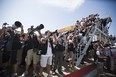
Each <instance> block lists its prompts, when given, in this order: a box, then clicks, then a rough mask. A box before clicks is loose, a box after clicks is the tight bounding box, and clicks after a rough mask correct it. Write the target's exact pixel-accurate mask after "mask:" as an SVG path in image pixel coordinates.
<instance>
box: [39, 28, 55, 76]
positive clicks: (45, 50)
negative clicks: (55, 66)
mask: <svg viewBox="0 0 116 77" xmlns="http://www.w3.org/2000/svg"><path fill="white" fill-rule="evenodd" d="M53 37H54V40H55V41H54V42H53V39H52V38H51V32H50V31H49V30H48V31H46V32H45V38H43V39H41V45H40V49H41V59H40V66H41V67H40V77H44V76H43V68H45V67H46V66H47V73H48V77H51V76H52V75H51V74H50V67H51V65H52V56H53V53H54V47H53V44H56V35H55V34H53Z"/></svg>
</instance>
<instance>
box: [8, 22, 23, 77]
mask: <svg viewBox="0 0 116 77" xmlns="http://www.w3.org/2000/svg"><path fill="white" fill-rule="evenodd" d="M14 25H15V27H14V26H12V27H9V28H7V32H6V34H7V37H8V38H7V43H6V52H7V53H9V57H10V65H11V66H12V65H13V71H14V74H13V75H12V77H16V76H17V69H18V64H17V50H18V49H20V48H21V43H20V38H19V37H20V35H22V34H23V25H22V24H21V23H20V22H19V21H16V22H15V23H14ZM18 27H20V28H21V33H20V34H16V33H15V29H17V28H18Z"/></svg>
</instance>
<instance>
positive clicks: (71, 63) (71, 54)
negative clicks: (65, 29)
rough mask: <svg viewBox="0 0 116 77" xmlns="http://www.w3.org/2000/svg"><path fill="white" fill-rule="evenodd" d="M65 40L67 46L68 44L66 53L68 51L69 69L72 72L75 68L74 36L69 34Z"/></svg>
mask: <svg viewBox="0 0 116 77" xmlns="http://www.w3.org/2000/svg"><path fill="white" fill-rule="evenodd" d="M67 38H68V41H67V46H68V50H67V51H68V53H69V59H68V60H69V70H70V71H71V72H72V71H74V70H75V67H74V66H75V65H74V63H75V56H76V55H75V47H74V38H73V36H72V35H69V36H68V37H67Z"/></svg>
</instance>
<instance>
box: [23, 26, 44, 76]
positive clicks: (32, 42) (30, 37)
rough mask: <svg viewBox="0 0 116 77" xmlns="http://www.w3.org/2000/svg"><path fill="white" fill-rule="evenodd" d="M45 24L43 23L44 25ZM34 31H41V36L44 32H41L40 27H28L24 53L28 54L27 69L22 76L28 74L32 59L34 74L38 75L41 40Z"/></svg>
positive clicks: (26, 59)
mask: <svg viewBox="0 0 116 77" xmlns="http://www.w3.org/2000/svg"><path fill="white" fill-rule="evenodd" d="M42 26H43V25H42ZM34 31H38V33H39V38H41V37H42V34H41V32H40V29H36V30H34V29H33V28H32V27H31V28H28V33H27V34H26V35H25V41H26V44H27V45H26V52H27V53H25V54H24V55H26V54H27V55H26V58H25V62H26V70H25V72H24V73H23V74H22V76H26V75H28V70H29V66H30V64H31V61H32V60H33V68H34V71H33V76H34V77H36V76H37V72H36V68H37V63H38V61H39V60H38V59H39V55H37V52H38V50H39V45H40V44H39V41H38V37H37V35H36V34H35V33H34Z"/></svg>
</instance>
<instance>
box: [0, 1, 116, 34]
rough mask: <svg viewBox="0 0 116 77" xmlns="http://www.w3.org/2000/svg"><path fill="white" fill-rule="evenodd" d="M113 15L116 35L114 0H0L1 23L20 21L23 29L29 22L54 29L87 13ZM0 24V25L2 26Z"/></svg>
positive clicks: (71, 22) (69, 23)
mask: <svg viewBox="0 0 116 77" xmlns="http://www.w3.org/2000/svg"><path fill="white" fill-rule="evenodd" d="M93 13H94V14H96V13H98V14H100V17H101V18H105V17H108V16H110V17H112V20H113V22H112V24H111V27H110V31H109V32H110V34H113V35H116V31H115V30H116V15H115V14H116V0H0V25H1V26H2V24H3V23H4V22H7V23H9V24H10V25H12V24H13V23H14V22H15V21H17V20H18V21H21V22H22V24H23V25H24V30H25V32H26V31H27V28H29V27H30V26H31V25H34V26H35V27H36V26H38V25H39V24H44V26H45V28H44V29H43V30H42V32H45V31H46V30H51V31H54V30H56V29H60V28H63V27H66V26H70V25H73V24H75V22H76V20H81V19H82V18H84V17H87V16H88V15H90V14H93ZM1 26H0V27H1Z"/></svg>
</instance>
